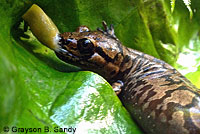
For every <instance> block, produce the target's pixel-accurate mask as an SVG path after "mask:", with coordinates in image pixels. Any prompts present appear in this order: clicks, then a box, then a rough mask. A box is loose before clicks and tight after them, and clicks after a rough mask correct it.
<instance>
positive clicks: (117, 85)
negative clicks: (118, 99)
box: [112, 80, 124, 95]
mask: <svg viewBox="0 0 200 134" xmlns="http://www.w3.org/2000/svg"><path fill="white" fill-rule="evenodd" d="M123 86H124V83H123V82H122V81H121V80H118V81H116V82H114V83H112V88H113V90H114V91H115V93H116V94H117V95H119V94H120V92H121V90H122V89H121V88H122V87H123Z"/></svg>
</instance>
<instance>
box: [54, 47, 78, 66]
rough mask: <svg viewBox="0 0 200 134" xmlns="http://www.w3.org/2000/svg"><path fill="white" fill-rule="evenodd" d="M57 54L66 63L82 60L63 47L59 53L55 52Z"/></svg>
mask: <svg viewBox="0 0 200 134" xmlns="http://www.w3.org/2000/svg"><path fill="white" fill-rule="evenodd" d="M55 53H56V55H57V56H58V57H59V58H60V59H62V60H64V61H69V60H70V61H76V62H77V61H79V60H80V58H79V57H78V56H75V55H73V54H71V53H70V52H69V51H68V50H66V49H63V48H61V47H60V48H59V49H58V50H57V51H55Z"/></svg>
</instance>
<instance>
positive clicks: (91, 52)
mask: <svg viewBox="0 0 200 134" xmlns="http://www.w3.org/2000/svg"><path fill="white" fill-rule="evenodd" d="M60 37H61V39H60V41H59V43H58V45H59V47H60V49H58V50H55V52H56V54H57V56H58V57H59V58H60V59H61V60H63V61H65V62H67V63H70V64H74V65H76V66H79V67H81V68H84V69H87V70H91V71H94V72H96V73H98V74H100V75H102V76H103V77H104V78H106V79H108V78H112V76H113V77H114V76H115V75H116V74H117V73H118V71H119V64H120V60H122V59H123V54H122V50H121V49H122V46H121V43H120V42H119V41H118V39H116V37H115V36H112V35H111V34H109V33H108V32H104V31H102V30H99V31H90V30H89V28H88V27H86V26H80V27H78V28H77V30H76V32H66V33H63V34H60Z"/></svg>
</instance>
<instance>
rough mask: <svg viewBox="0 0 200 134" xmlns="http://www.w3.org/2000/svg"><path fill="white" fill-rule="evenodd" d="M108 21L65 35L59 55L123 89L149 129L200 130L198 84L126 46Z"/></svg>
mask: <svg viewBox="0 0 200 134" xmlns="http://www.w3.org/2000/svg"><path fill="white" fill-rule="evenodd" d="M103 26H104V29H105V31H103V30H101V29H98V30H97V31H92V32H91V31H89V29H88V28H87V27H85V26H82V27H79V28H78V29H77V31H76V32H72V33H70V32H67V33H63V34H61V35H60V37H61V40H60V44H59V45H60V47H61V49H60V50H59V51H57V52H56V54H57V56H58V57H59V58H60V59H61V60H63V61H65V62H67V63H71V64H73V65H76V66H79V67H81V68H84V69H86V70H90V71H93V72H96V73H98V74H100V75H101V76H103V77H104V78H105V79H106V80H107V81H108V82H109V83H110V84H111V85H112V86H113V88H114V89H115V90H116V91H117V92H118V93H119V92H120V90H121V92H120V94H119V98H120V100H121V101H122V103H123V105H124V106H125V108H126V109H127V110H128V111H129V112H130V114H131V116H132V117H133V119H134V120H136V121H137V123H138V124H139V125H140V126H141V128H143V130H144V131H145V132H146V133H148V134H161V133H162V134H200V95H199V93H198V92H197V91H198V89H197V88H196V87H194V86H193V85H192V84H191V83H190V82H189V81H188V80H187V79H186V78H185V77H184V76H182V75H181V74H180V73H179V72H178V71H176V70H175V69H174V68H173V67H171V66H170V65H169V64H167V63H165V62H164V61H161V60H158V59H156V58H154V57H152V56H149V55H147V54H144V53H142V52H139V51H136V50H133V49H130V48H126V47H124V46H122V45H121V43H120V41H119V40H118V39H117V38H116V36H115V35H114V29H113V27H112V26H111V28H110V29H109V28H108V27H107V25H106V23H105V22H103ZM117 89H120V90H117Z"/></svg>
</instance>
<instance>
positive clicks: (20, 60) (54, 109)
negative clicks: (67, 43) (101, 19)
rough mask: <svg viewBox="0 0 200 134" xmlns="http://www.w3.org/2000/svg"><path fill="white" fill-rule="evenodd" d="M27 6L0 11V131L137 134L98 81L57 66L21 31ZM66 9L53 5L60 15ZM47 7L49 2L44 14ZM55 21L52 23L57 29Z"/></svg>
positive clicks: (55, 60) (59, 63)
mask: <svg viewBox="0 0 200 134" xmlns="http://www.w3.org/2000/svg"><path fill="white" fill-rule="evenodd" d="M31 4H32V2H31V1H26V2H23V1H15V3H12V2H5V1H4V2H2V3H1V5H2V6H1V7H0V15H1V17H2V18H3V20H2V21H1V22H0V26H1V27H2V28H1V29H0V62H1V64H0V70H1V72H0V84H1V86H0V109H1V112H0V118H1V120H0V132H2V129H3V127H4V126H8V127H9V128H10V132H11V133H12V132H16V129H17V128H37V129H40V128H41V132H42V133H45V130H48V129H49V130H51V132H52V133H53V132H54V131H55V132H57V131H59V132H61V130H60V129H57V128H70V129H66V130H69V131H72V128H73V129H76V132H77V133H84V132H85V133H124V132H125V133H134V134H141V131H140V130H139V128H138V127H137V125H136V124H135V123H134V122H133V120H132V119H131V117H130V115H129V114H128V113H127V111H126V110H125V108H124V107H123V106H122V104H121V102H120V101H119V99H118V97H117V96H116V95H115V93H114V91H113V90H112V88H111V86H110V85H109V84H108V83H107V82H106V81H105V80H104V79H103V78H102V77H100V76H99V75H97V74H94V73H92V72H83V71H80V69H79V68H77V67H74V66H71V65H69V64H65V63H63V62H62V61H60V60H59V59H58V58H57V57H56V56H55V54H54V52H53V51H52V50H50V49H48V48H47V47H45V46H43V45H41V44H40V43H39V42H38V41H37V40H36V38H35V37H34V36H33V35H32V33H31V32H30V30H29V29H28V31H27V32H24V31H23V23H22V19H21V16H22V14H23V13H24V12H25V11H26V10H27V8H29V7H30V5H31ZM46 4H48V3H46V1H43V2H42V3H41V6H42V5H46ZM66 5H68V3H65V5H64V6H63V3H60V4H58V5H56V7H57V12H58V13H60V16H62V14H63V16H65V14H64V13H63V11H64V10H65V9H66ZM24 7H26V8H25V9H24ZM52 7H54V3H49V4H48V5H47V7H46V9H47V11H48V9H52ZM5 8H7V9H8V10H5ZM44 9H45V8H44ZM61 9H62V10H63V11H62V10H61ZM59 10H61V11H59ZM71 12H73V11H71ZM49 14H50V15H51V13H49ZM52 14H53V13H52ZM53 15H54V14H53ZM55 16H57V15H54V17H55ZM57 17H58V21H55V22H56V23H59V24H63V22H62V21H60V20H59V16H57ZM55 20H57V19H55ZM69 22H70V21H69ZM77 22H78V21H77ZM75 71H76V73H75ZM77 71H79V72H77ZM48 127H49V128H48ZM47 128H48V129H47ZM37 129H36V130H37ZM20 131H21V132H23V131H25V130H23V129H20ZM30 131H33V130H30ZM18 132H19V130H18ZM39 132H40V131H39Z"/></svg>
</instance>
